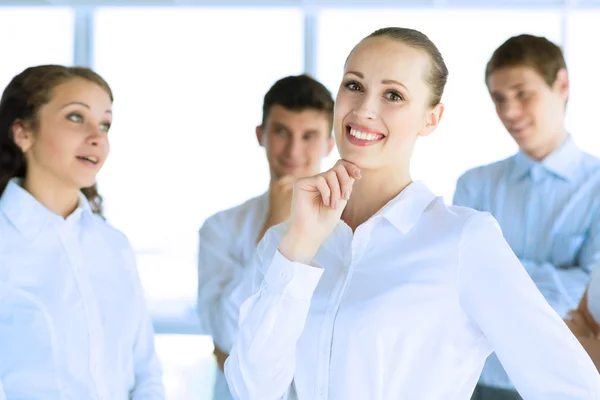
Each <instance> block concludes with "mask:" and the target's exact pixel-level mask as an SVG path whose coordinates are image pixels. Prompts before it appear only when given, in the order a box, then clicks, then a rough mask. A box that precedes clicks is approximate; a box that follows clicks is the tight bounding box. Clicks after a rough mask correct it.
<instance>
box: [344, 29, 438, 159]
mask: <svg viewBox="0 0 600 400" xmlns="http://www.w3.org/2000/svg"><path fill="white" fill-rule="evenodd" d="M429 65H430V58H429V56H428V55H427V54H426V53H425V52H424V51H421V50H418V49H415V48H413V47H410V46H408V45H406V44H404V43H402V42H401V41H399V40H396V39H392V38H388V37H371V38H367V39H365V40H363V41H362V42H360V43H359V44H358V45H357V46H356V47H355V48H354V50H353V51H352V53H351V54H350V56H349V58H348V60H347V62H346V66H345V68H344V77H343V80H342V84H341V86H340V89H339V91H338V95H337V99H336V103H335V115H334V132H335V137H336V142H337V146H338V149H339V152H340V155H341V157H342V158H343V159H345V160H347V161H350V162H352V163H354V164H356V165H357V166H359V167H360V168H361V169H377V168H381V167H385V166H399V165H402V164H403V163H404V164H405V163H406V162H407V161H408V160H410V157H411V155H412V149H413V146H414V143H415V141H416V139H417V137H418V136H424V135H427V134H429V133H430V132H432V131H433V129H434V128H435V126H436V125H437V123H438V122H439V119H440V117H441V113H442V106H441V105H438V106H436V107H433V108H431V107H430V106H429V103H430V99H431V89H430V87H429V85H428V83H427V82H426V78H427V74H428V71H429Z"/></svg>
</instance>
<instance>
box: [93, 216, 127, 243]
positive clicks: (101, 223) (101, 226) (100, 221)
mask: <svg viewBox="0 0 600 400" xmlns="http://www.w3.org/2000/svg"><path fill="white" fill-rule="evenodd" d="M92 224H93V229H94V230H95V231H96V232H97V233H98V234H100V235H101V236H102V237H103V238H104V239H106V240H107V241H108V242H109V243H110V245H111V246H114V247H115V248H119V249H122V250H127V249H130V248H131V244H130V242H129V239H128V238H127V236H126V235H125V234H124V233H123V232H122V231H121V230H119V229H117V228H116V227H114V226H113V225H112V224H111V223H110V222H108V221H107V220H105V219H104V218H102V217H100V216H99V215H97V214H93V215H92Z"/></svg>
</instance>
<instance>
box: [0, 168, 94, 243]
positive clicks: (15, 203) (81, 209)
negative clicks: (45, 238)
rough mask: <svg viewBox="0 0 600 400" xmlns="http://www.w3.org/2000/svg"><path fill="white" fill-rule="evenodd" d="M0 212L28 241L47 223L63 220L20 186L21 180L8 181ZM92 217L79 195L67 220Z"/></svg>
mask: <svg viewBox="0 0 600 400" xmlns="http://www.w3.org/2000/svg"><path fill="white" fill-rule="evenodd" d="M0 210H1V211H2V212H3V213H4V214H5V215H6V216H7V218H8V219H9V220H10V221H11V222H12V224H13V225H14V226H15V227H16V228H17V229H18V230H19V232H21V234H22V235H23V236H25V237H26V238H27V239H28V240H33V239H34V238H35V237H37V235H39V234H40V232H41V231H42V229H43V228H44V227H45V226H46V224H47V223H49V222H52V221H55V222H56V223H60V222H64V221H65V220H64V219H63V218H62V217H61V216H59V215H56V214H54V213H53V212H51V211H50V210H48V209H47V208H46V207H44V206H43V205H42V204H41V203H40V202H39V201H37V200H36V198H35V197H33V196H32V195H31V194H30V193H29V192H27V191H26V190H25V189H23V188H22V186H21V180H20V179H18V178H13V179H11V180H10V181H9V183H8V185H7V186H6V189H4V193H2V197H0ZM86 215H87V216H90V215H92V209H91V207H90V204H89V202H88V200H87V199H86V197H85V195H84V194H83V193H80V195H79V205H78V207H77V209H76V210H75V211H74V212H73V213H72V214H71V215H70V216H69V217H68V218H67V219H70V218H79V217H80V216H81V217H84V216H86Z"/></svg>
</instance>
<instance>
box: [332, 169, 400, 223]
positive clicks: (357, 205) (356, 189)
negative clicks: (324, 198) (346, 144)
mask: <svg viewBox="0 0 600 400" xmlns="http://www.w3.org/2000/svg"><path fill="white" fill-rule="evenodd" d="M361 175H362V177H361V179H359V180H357V181H356V182H355V183H354V186H353V188H352V194H351V196H350V200H349V201H348V204H347V205H346V208H345V209H344V212H343V213H342V220H344V222H345V223H346V224H347V225H348V226H350V228H351V229H352V231H353V232H354V231H355V230H356V228H358V227H359V226H360V225H361V224H363V223H364V222H366V221H367V220H368V219H369V218H371V217H372V216H373V215H375V214H376V213H377V212H378V211H379V210H380V209H381V208H382V207H383V206H385V205H386V204H387V203H388V202H389V201H390V200H392V199H393V198H394V197H396V196H398V194H400V192H402V191H403V190H404V189H405V188H406V187H407V186H408V185H410V184H411V182H412V179H411V177H410V171H409V170H408V169H405V170H403V169H398V170H396V172H395V173H390V171H385V170H384V171H382V170H361Z"/></svg>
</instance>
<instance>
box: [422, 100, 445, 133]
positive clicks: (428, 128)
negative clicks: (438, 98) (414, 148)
mask: <svg viewBox="0 0 600 400" xmlns="http://www.w3.org/2000/svg"><path fill="white" fill-rule="evenodd" d="M443 114H444V105H443V104H442V103H438V104H436V105H435V107H433V108H432V109H431V110H429V111H427V120H426V121H425V126H424V127H423V129H422V130H421V132H419V136H428V135H430V134H431V133H432V132H433V131H434V130H435V128H437V126H438V125H439V123H440V121H441V120H442V115H443Z"/></svg>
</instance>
